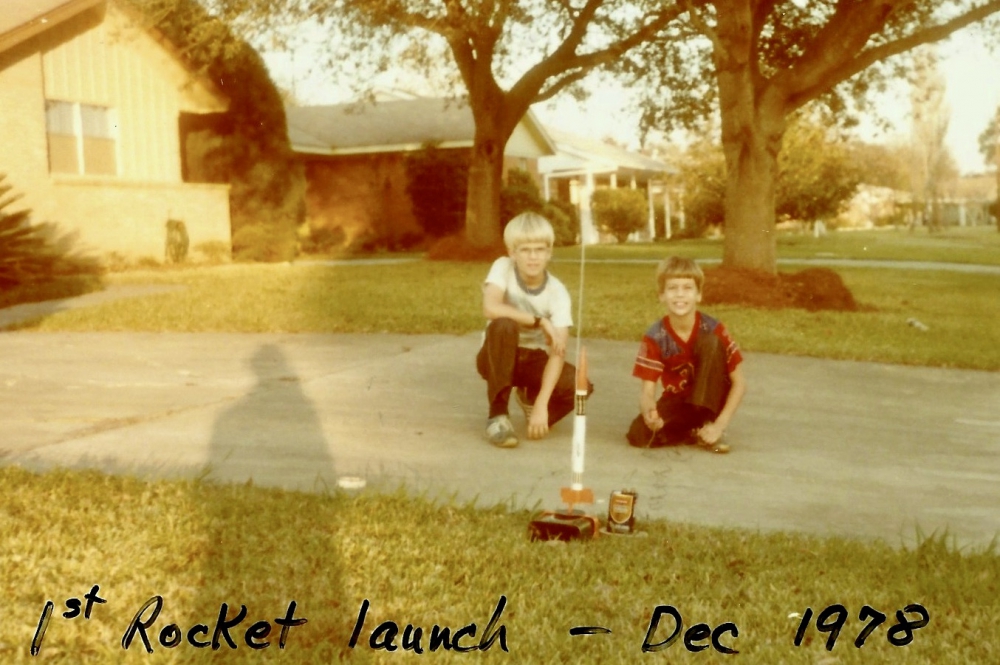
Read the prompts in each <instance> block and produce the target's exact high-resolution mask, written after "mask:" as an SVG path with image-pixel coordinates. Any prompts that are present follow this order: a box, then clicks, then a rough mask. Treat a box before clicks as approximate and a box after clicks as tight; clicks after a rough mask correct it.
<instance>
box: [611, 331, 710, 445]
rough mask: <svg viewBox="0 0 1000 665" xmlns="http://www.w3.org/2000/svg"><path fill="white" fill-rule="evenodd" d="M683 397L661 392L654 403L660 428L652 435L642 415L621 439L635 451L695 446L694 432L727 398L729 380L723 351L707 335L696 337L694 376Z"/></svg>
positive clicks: (695, 437) (708, 421)
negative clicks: (636, 448) (636, 449)
mask: <svg viewBox="0 0 1000 665" xmlns="http://www.w3.org/2000/svg"><path fill="white" fill-rule="evenodd" d="M691 381H692V386H691V390H690V392H689V393H688V394H687V395H685V396H678V395H677V394H676V393H670V392H666V391H664V393H663V394H662V395H660V399H659V400H657V402H656V411H657V412H658V413H659V414H660V418H662V419H663V423H664V424H663V427H662V428H660V429H659V430H657V431H656V433H655V434H654V432H653V430H651V429H650V428H649V426H647V425H646V421H645V420H643V417H642V414H639V416H637V417H636V419H635V420H633V421H632V425H631V426H630V427H629V429H628V433H626V435H625V438H627V439H628V442H629V443H630V444H631V445H633V446H637V447H639V448H658V447H660V446H671V445H678V444H685V443H697V435H696V434H695V432H694V430H697V429H698V428H700V427H701V426H702V425H704V424H706V423H710V422H712V421H714V420H715V418H716V417H717V416H718V415H719V411H721V410H722V407H723V405H725V403H726V397H728V396H729V388H730V380H729V372H728V371H726V350H725V349H724V348H722V341H721V340H720V339H719V338H718V337H716V336H715V335H711V334H699V335H698V339H697V340H696V341H695V347H694V376H693V377H692V379H691Z"/></svg>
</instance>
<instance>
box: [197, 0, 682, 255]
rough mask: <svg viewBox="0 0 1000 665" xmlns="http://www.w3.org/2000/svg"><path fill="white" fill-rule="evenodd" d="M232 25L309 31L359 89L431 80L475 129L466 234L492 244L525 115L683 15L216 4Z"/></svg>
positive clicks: (445, 5) (663, 10)
mask: <svg viewBox="0 0 1000 665" xmlns="http://www.w3.org/2000/svg"><path fill="white" fill-rule="evenodd" d="M216 4H217V5H218V7H219V8H220V9H221V10H223V12H224V14H225V15H226V16H229V17H231V18H230V20H232V21H233V22H234V24H235V25H240V26H243V27H244V28H245V29H247V30H255V31H256V32H257V33H258V34H259V35H264V34H269V33H272V32H273V26H274V22H275V20H277V19H278V18H279V17H280V18H281V19H282V20H284V21H289V22H294V21H296V20H299V21H315V22H317V23H319V24H320V25H321V26H323V27H324V28H325V29H326V30H328V31H329V34H330V52H329V54H328V55H329V57H328V59H327V64H328V65H329V67H330V68H331V69H332V70H334V71H339V72H342V73H348V71H349V70H352V69H353V70H354V72H353V74H354V77H355V80H358V81H360V82H361V83H362V85H365V84H367V83H369V82H370V81H371V80H372V79H373V77H374V74H376V73H378V72H381V71H385V70H387V69H389V68H395V67H403V68H410V69H411V70H416V71H419V72H423V73H434V74H437V73H439V72H440V68H441V65H442V62H443V61H444V62H448V61H450V66H451V70H450V71H451V72H452V73H453V75H452V76H449V77H447V78H448V80H449V81H450V82H451V83H452V84H453V90H454V91H456V92H457V93H459V96H461V97H464V98H465V99H466V100H467V102H468V105H469V108H470V110H471V112H472V116H473V119H474V121H475V137H474V144H473V149H472V155H471V161H470V166H469V184H468V196H467V208H466V234H467V236H468V239H469V241H470V242H472V243H473V244H475V245H480V246H483V245H489V244H492V243H495V242H497V241H498V240H499V238H500V230H501V223H500V214H499V211H500V190H501V186H502V183H501V174H502V166H503V152H504V148H505V146H506V143H507V140H508V139H509V138H510V136H511V134H512V132H513V131H514V128H515V127H516V126H517V123H518V122H520V120H521V118H522V117H523V116H524V115H525V113H526V112H527V111H528V109H529V107H530V106H531V105H532V104H535V103H537V102H540V101H544V100H547V99H550V98H551V97H553V96H555V95H556V94H559V93H560V92H563V91H567V90H572V89H573V87H574V86H575V85H576V84H578V83H579V82H580V81H581V80H582V79H583V78H584V77H586V76H587V75H588V73H590V72H591V71H593V70H595V69H600V68H610V67H612V66H615V65H616V64H617V63H618V61H619V59H620V58H621V56H622V55H623V54H625V53H627V52H628V51H629V50H630V49H633V48H635V47H636V46H638V45H639V44H641V43H643V42H645V41H648V40H651V39H654V38H658V37H664V35H665V28H666V26H668V25H669V24H670V23H671V22H672V21H674V20H676V19H677V18H678V17H679V16H680V15H681V14H682V13H683V12H684V5H683V4H681V3H678V2H659V1H658V0H583V1H581V2H574V1H572V0H218V2H217V3H216Z"/></svg>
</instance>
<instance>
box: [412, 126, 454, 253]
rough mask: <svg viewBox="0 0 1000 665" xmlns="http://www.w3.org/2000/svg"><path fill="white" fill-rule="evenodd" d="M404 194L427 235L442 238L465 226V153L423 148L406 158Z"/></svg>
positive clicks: (428, 147) (429, 146)
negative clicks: (408, 198)
mask: <svg viewBox="0 0 1000 665" xmlns="http://www.w3.org/2000/svg"><path fill="white" fill-rule="evenodd" d="M406 177H407V182H406V193H407V195H409V197H410V201H411V202H412V203H413V214H414V216H415V217H416V218H417V223H418V224H420V228H422V229H423V230H424V232H425V233H427V235H429V236H431V237H433V238H442V237H444V236H447V235H452V234H454V233H457V232H459V231H461V230H462V229H463V228H464V227H465V203H466V199H467V187H468V183H469V157H468V154H467V153H466V151H464V150H461V151H456V150H441V149H440V148H436V147H434V146H433V145H427V146H424V148H423V149H422V150H418V151H416V152H414V153H412V154H410V155H408V156H407V158H406Z"/></svg>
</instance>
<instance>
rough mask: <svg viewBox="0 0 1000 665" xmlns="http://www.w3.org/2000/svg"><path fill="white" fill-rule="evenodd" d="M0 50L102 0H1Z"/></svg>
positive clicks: (18, 42) (10, 46)
mask: <svg viewBox="0 0 1000 665" xmlns="http://www.w3.org/2000/svg"><path fill="white" fill-rule="evenodd" d="M2 1H3V5H4V6H3V11H2V12H0V52H3V51H6V50H7V49H10V48H12V47H14V46H17V45H18V44H20V43H21V42H23V41H25V40H27V39H31V38H32V37H34V36H35V35H37V34H38V33H40V32H43V31H45V30H48V29H50V28H52V27H53V26H54V25H56V24H58V23H61V22H63V21H65V20H67V19H70V18H73V17H74V16H76V15H77V14H79V13H80V12H83V11H86V10H88V9H90V8H91V7H94V6H96V5H99V4H102V3H104V2H105V0H2Z"/></svg>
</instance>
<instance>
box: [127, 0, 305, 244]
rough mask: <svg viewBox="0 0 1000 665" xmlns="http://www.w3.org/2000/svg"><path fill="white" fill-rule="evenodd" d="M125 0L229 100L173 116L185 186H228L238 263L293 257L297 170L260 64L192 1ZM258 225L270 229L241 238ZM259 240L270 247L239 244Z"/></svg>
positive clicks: (301, 201) (300, 190) (299, 211)
mask: <svg viewBox="0 0 1000 665" xmlns="http://www.w3.org/2000/svg"><path fill="white" fill-rule="evenodd" d="M131 2H132V4H133V5H135V6H136V7H137V8H138V9H139V10H140V11H142V12H144V13H145V15H146V16H148V17H149V19H150V21H151V22H152V23H153V24H154V27H155V28H156V29H157V30H158V31H159V32H161V33H163V34H164V35H166V37H167V38H168V39H170V41H171V42H172V43H173V44H175V45H176V46H177V47H178V49H179V50H180V52H181V53H183V54H184V56H185V59H186V60H187V61H189V62H190V63H191V64H192V65H193V66H194V67H195V68H197V69H198V70H199V71H200V72H201V73H203V74H205V75H206V76H207V77H208V78H210V79H211V80H213V81H215V82H216V83H217V84H218V85H219V87H220V88H221V89H222V90H223V91H224V92H225V94H226V96H227V97H228V98H229V102H230V103H229V110H228V111H226V112H224V113H206V114H197V113H181V114H180V118H179V129H180V136H181V148H182V152H183V160H182V170H183V175H184V179H185V181H187V182H213V183H228V184H229V185H230V188H229V208H230V219H231V222H232V232H233V245H234V250H235V248H236V246H237V245H239V246H240V247H241V249H240V251H239V252H237V254H239V256H240V258H241V259H243V260H251V259H248V257H250V256H255V257H261V258H256V259H252V260H259V261H266V260H271V261H287V260H290V259H292V258H294V256H295V251H296V241H295V233H296V229H297V228H298V226H299V225H300V224H301V223H302V221H303V220H304V219H305V189H306V185H305V170H304V168H303V167H302V165H301V163H299V162H298V161H297V160H296V159H295V156H294V154H293V153H292V150H291V147H290V146H289V143H288V137H287V129H286V121H285V107H284V103H283V102H282V99H281V95H280V94H279V92H278V89H277V87H276V86H275V85H274V82H273V81H272V80H271V77H270V74H269V73H268V70H267V67H266V65H265V63H264V60H263V59H262V58H261V56H260V55H259V54H258V53H257V51H255V50H254V48H253V47H252V46H251V45H250V44H249V43H248V42H246V41H244V40H243V39H241V38H240V37H239V36H237V35H236V34H235V33H234V32H233V31H232V30H231V29H230V28H229V27H227V26H226V25H225V24H224V23H222V22H220V21H217V20H214V19H213V18H212V17H211V16H210V15H209V14H208V12H207V11H206V10H205V9H204V7H203V6H202V5H201V4H200V3H198V2H197V1H196V0H131ZM258 225H266V226H268V227H271V230H270V231H268V232H267V233H264V234H261V233H259V232H258V231H255V230H250V231H246V232H244V233H242V234H241V232H242V231H243V229H244V227H248V226H249V227H253V226H258ZM238 236H240V238H241V240H240V242H237V237H238ZM265 236H266V237H267V238H268V239H269V241H270V242H274V243H276V246H274V247H253V248H251V247H250V245H248V244H247V242H246V241H247V240H248V239H250V238H261V237H265ZM262 257H270V258H262Z"/></svg>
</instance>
